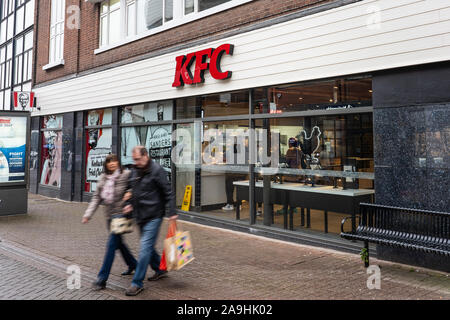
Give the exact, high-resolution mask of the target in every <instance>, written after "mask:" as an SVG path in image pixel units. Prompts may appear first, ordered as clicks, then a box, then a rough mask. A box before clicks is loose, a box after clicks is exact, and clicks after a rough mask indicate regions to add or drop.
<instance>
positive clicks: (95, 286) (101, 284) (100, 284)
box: [92, 281, 106, 291]
mask: <svg viewBox="0 0 450 320" xmlns="http://www.w3.org/2000/svg"><path fill="white" fill-rule="evenodd" d="M105 288H106V282H101V281H95V282H94V283H93V284H92V290H94V291H99V290H103V289H105Z"/></svg>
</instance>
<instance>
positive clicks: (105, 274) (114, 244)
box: [98, 233, 137, 282]
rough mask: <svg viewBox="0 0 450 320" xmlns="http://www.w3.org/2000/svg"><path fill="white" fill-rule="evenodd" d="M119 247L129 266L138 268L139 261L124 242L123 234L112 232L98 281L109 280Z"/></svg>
mask: <svg viewBox="0 0 450 320" xmlns="http://www.w3.org/2000/svg"><path fill="white" fill-rule="evenodd" d="M117 249H118V250H120V252H121V253H122V257H123V259H124V260H125V262H126V264H127V265H128V268H130V269H135V268H136V265H137V261H136V259H135V258H134V257H133V255H132V254H131V252H130V249H128V247H127V246H126V245H125V243H124V242H123V240H122V235H120V234H113V233H111V234H110V235H109V239H108V243H107V245H106V254H105V258H104V259H103V265H102V268H101V269H100V272H99V274H98V282H106V281H107V280H108V278H109V274H110V272H111V267H112V264H113V262H114V256H115V255H116V250H117Z"/></svg>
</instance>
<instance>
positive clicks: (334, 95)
mask: <svg viewBox="0 0 450 320" xmlns="http://www.w3.org/2000/svg"><path fill="white" fill-rule="evenodd" d="M268 99H269V103H268V104H267V105H265V106H264V109H263V110H262V113H284V112H292V111H306V110H327V109H339V108H342V109H348V108H356V107H362V106H370V105H371V104H372V79H370V78H365V79H358V80H347V79H338V80H331V81H321V82H315V83H305V84H297V85H286V86H276V87H271V88H269V92H268Z"/></svg>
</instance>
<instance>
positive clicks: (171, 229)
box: [159, 220, 177, 270]
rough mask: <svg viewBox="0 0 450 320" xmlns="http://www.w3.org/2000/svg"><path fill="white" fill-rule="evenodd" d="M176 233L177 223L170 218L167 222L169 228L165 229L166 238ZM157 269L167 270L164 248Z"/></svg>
mask: <svg viewBox="0 0 450 320" xmlns="http://www.w3.org/2000/svg"><path fill="white" fill-rule="evenodd" d="M176 233H177V223H176V221H174V220H171V221H170V222H169V230H168V231H167V236H166V239H169V238H172V237H174V236H175V234H176ZM159 270H167V264H166V250H165V248H164V249H163V253H162V256H161V262H160V264H159Z"/></svg>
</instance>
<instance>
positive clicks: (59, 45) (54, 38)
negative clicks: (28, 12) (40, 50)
mask: <svg viewBox="0 0 450 320" xmlns="http://www.w3.org/2000/svg"><path fill="white" fill-rule="evenodd" d="M51 1H52V11H51V19H50V49H49V58H48V59H49V64H51V63H58V62H61V61H62V60H63V52H64V18H65V8H66V1H65V0H51Z"/></svg>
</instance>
